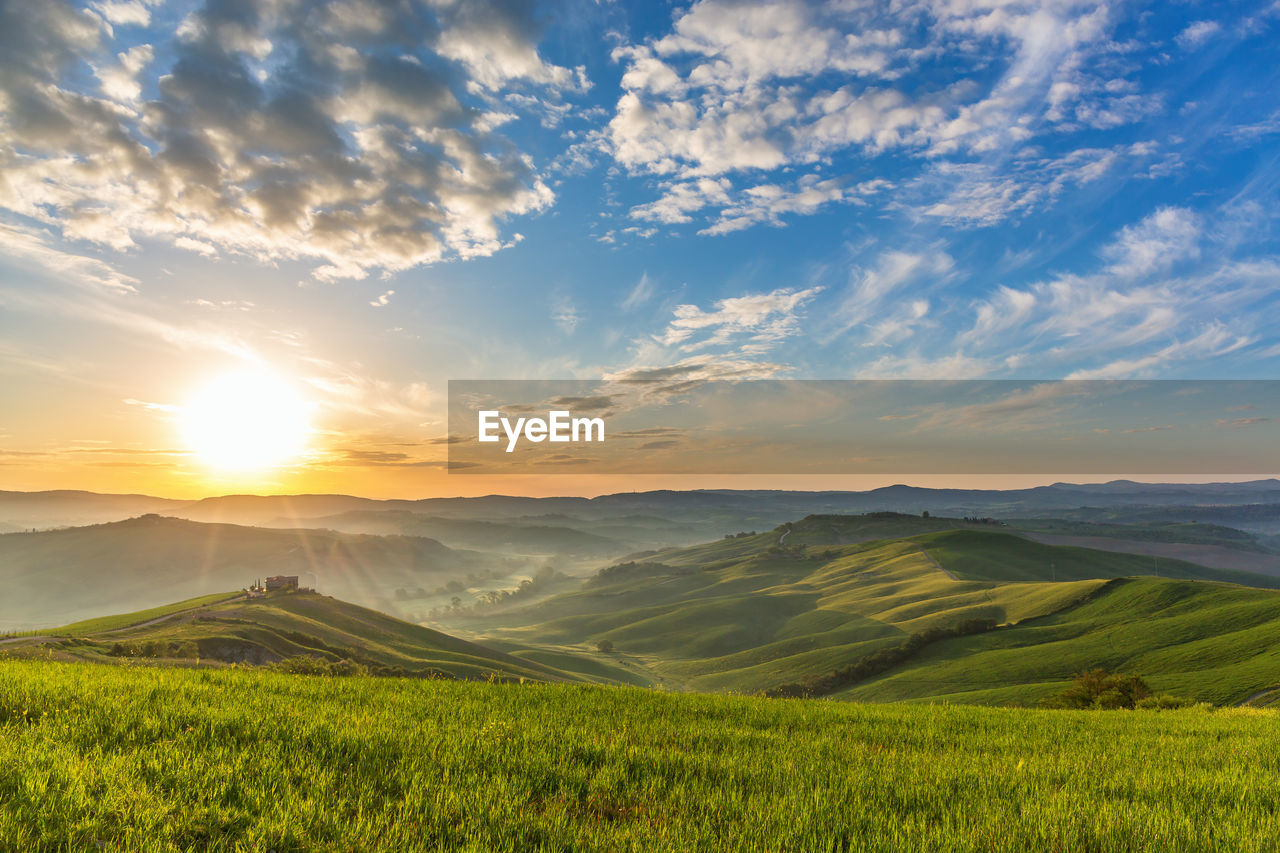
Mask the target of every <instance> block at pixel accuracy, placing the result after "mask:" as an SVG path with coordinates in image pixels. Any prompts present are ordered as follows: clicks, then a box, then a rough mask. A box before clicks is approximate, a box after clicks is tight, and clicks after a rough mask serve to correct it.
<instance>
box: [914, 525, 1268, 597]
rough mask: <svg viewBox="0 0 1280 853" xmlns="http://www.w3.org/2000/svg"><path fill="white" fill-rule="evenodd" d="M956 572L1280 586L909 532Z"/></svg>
mask: <svg viewBox="0 0 1280 853" xmlns="http://www.w3.org/2000/svg"><path fill="white" fill-rule="evenodd" d="M913 539H914V541H916V542H918V543H920V545H921V546H922V547H923V548H924V549H925V550H926V551H928V552H929V555H930V556H931V557H933V558H934V559H935V560H937V561H938V564H939V565H941V566H942V567H943V568H944V569H946V570H948V571H950V572H951V573H952V574H954V575H955V576H956V577H961V578H966V579H969V580H989V581H1045V580H1084V579H1086V578H1119V577H1130V576H1134V575H1157V574H1158V575H1159V576H1160V577H1167V578H1186V579H1196V580H1210V581H1220V582H1223V583H1238V584H1246V585H1249V586H1261V587H1268V588H1276V587H1280V578H1275V577H1270V576H1266V575H1259V574H1255V573H1252V572H1238V571H1231V570H1229V569H1210V568H1207V567H1205V566H1199V565H1196V564H1194V563H1188V562H1184V561H1182V560H1170V559H1167V558H1163V557H1160V558H1157V557H1152V556H1146V555H1141V554H1125V553H1120V552H1116V551H1099V550H1097V549H1093V548H1078V547H1072V546H1063V545H1045V544H1043V543H1040V542H1035V541H1033V540H1030V539H1025V538H1023V537H1021V536H1016V535H1014V534H1012V533H999V532H992V531H983V530H949V531H942V532H939V533H929V534H925V535H923V536H917V537H913Z"/></svg>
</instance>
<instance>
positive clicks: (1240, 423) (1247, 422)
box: [1217, 417, 1276, 427]
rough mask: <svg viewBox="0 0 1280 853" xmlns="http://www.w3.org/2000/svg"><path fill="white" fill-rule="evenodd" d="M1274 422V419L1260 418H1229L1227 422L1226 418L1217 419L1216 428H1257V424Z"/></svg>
mask: <svg viewBox="0 0 1280 853" xmlns="http://www.w3.org/2000/svg"><path fill="white" fill-rule="evenodd" d="M1275 421H1276V419H1275V418H1260V417H1255V418H1231V419H1230V420H1227V419H1226V418H1218V420H1217V424H1218V426H1229V427H1248V426H1257V425H1258V424H1270V423H1275Z"/></svg>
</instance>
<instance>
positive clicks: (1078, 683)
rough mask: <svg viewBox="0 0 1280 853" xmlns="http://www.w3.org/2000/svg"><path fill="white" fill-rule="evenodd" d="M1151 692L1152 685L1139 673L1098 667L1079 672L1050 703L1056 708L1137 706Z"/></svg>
mask: <svg viewBox="0 0 1280 853" xmlns="http://www.w3.org/2000/svg"><path fill="white" fill-rule="evenodd" d="M1150 695H1151V688H1150V687H1148V686H1147V683H1146V682H1145V681H1143V680H1142V679H1141V678H1139V677H1138V676H1136V675H1110V674H1108V673H1107V671H1106V670H1105V669H1101V668H1095V669H1090V670H1087V671H1085V672H1081V673H1077V674H1076V676H1075V682H1074V683H1073V684H1072V685H1071V686H1070V687H1068V688H1067V689H1066V690H1064V691H1063V692H1062V693H1060V694H1058V695H1057V696H1056V697H1054V698H1053V699H1052V700H1050V702H1049V704H1050V705H1052V706H1053V707H1056V708H1099V709H1115V708H1135V707H1137V705H1138V703H1139V702H1141V701H1142V700H1143V699H1146V698H1147V697H1148V696H1150Z"/></svg>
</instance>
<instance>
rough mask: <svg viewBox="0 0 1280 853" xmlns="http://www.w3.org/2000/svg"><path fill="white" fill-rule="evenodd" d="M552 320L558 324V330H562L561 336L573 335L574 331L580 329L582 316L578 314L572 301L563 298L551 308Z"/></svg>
mask: <svg viewBox="0 0 1280 853" xmlns="http://www.w3.org/2000/svg"><path fill="white" fill-rule="evenodd" d="M551 320H552V322H554V323H555V324H556V328H557V329H559V330H560V333H561V334H563V335H572V334H573V332H574V330H575V329H577V328H578V323H580V322H581V321H582V315H581V314H580V313H579V312H578V309H577V307H576V306H575V305H574V304H573V302H572V300H570V299H568V298H567V297H563V296H562V297H559V298H557V299H556V300H555V304H554V305H553V306H552V308H551Z"/></svg>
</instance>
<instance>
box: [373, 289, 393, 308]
mask: <svg viewBox="0 0 1280 853" xmlns="http://www.w3.org/2000/svg"><path fill="white" fill-rule="evenodd" d="M395 295H396V292H395V291H394V290H388V291H386V292H385V293H383V294H381V295H380V296H378V297H377V298H376V299H373V300H371V301H370V302H369V304H370V305H372V306H373V307H374V308H381V307H382V306H384V305H386V304H387V303H388V302H390V301H391V297H393V296H395Z"/></svg>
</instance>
